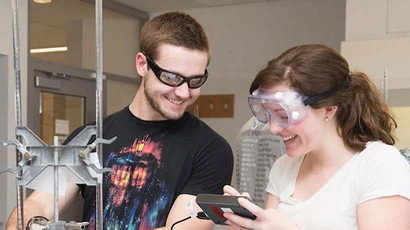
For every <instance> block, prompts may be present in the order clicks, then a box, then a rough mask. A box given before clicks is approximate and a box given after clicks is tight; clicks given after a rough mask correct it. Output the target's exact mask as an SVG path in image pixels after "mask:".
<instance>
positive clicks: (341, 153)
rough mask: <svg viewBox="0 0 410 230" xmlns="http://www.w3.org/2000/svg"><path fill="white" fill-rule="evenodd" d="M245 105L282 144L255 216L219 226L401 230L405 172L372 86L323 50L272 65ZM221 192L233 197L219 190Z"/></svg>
mask: <svg viewBox="0 0 410 230" xmlns="http://www.w3.org/2000/svg"><path fill="white" fill-rule="evenodd" d="M250 92H251V94H252V95H251V96H250V97H249V105H250V108H251V110H252V112H253V113H254V115H255V116H256V117H257V118H258V119H259V120H260V121H261V122H269V124H270V130H271V132H273V133H278V134H279V135H280V136H281V137H282V138H283V140H284V143H285V145H286V153H287V154H285V155H284V156H282V157H281V158H279V159H278V160H277V161H276V162H275V164H274V165H273V167H272V169H271V172H270V177H269V183H268V186H267V189H266V191H267V192H268V199H267V203H266V208H265V210H264V209H261V208H259V207H258V206H256V205H254V204H252V203H251V202H249V201H247V200H245V199H239V202H240V204H241V205H242V206H243V207H245V208H247V209H249V210H250V211H251V212H253V213H254V214H255V215H256V216H257V218H256V219H255V220H251V219H246V218H242V217H239V216H237V215H235V214H232V213H225V214H224V215H225V217H226V218H227V219H228V221H227V223H228V224H230V225H231V226H230V227H224V228H225V229H269V230H292V229H294V230H297V229H299V230H301V229H305V230H338V229H340V230H356V229H360V230H382V229H383V230H386V229H394V230H409V229H410V166H409V164H408V163H407V161H406V160H405V159H404V158H403V157H402V156H401V155H400V152H399V151H398V150H397V149H396V148H395V147H393V145H394V143H395V139H394V137H393V134H392V133H393V131H394V128H396V122H395V121H394V119H393V117H392V116H391V115H390V112H389V108H388V106H387V104H386V103H385V101H384V100H383V98H382V97H381V95H380V94H379V92H378V90H377V88H376V87H375V86H374V85H373V84H372V83H371V81H370V80H369V78H368V77H367V76H366V75H365V74H364V73H360V72H355V73H351V72H350V70H349V65H348V63H347V61H346V60H345V59H344V58H343V57H342V56H341V55H339V54H338V53H337V52H335V51H334V50H333V49H332V48H329V47H327V46H324V45H302V46H297V47H293V48H291V49H289V50H287V51H286V52H285V53H283V54H282V55H280V56H279V57H277V58H275V59H273V60H271V61H270V62H269V63H268V65H267V66H266V67H265V68H264V69H263V70H262V71H260V72H259V73H258V75H257V76H256V78H255V79H254V81H253V83H252V85H251V87H250ZM224 191H225V193H226V194H227V195H239V192H238V191H236V190H235V189H234V188H233V187H231V186H225V188H224Z"/></svg>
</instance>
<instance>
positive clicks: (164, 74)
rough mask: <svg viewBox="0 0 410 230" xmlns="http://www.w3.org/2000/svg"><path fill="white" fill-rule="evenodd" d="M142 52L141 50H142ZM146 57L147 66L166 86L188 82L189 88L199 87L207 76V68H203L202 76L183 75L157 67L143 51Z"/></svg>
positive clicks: (175, 85) (176, 85)
mask: <svg viewBox="0 0 410 230" xmlns="http://www.w3.org/2000/svg"><path fill="white" fill-rule="evenodd" d="M142 53H143V52H142ZM143 54H144V55H145V57H146V58H147V62H148V66H149V67H150V68H151V69H152V71H153V72H154V74H155V76H156V77H157V78H158V80H159V81H160V82H162V83H164V84H165V85H167V86H171V87H178V86H180V85H182V84H184V83H185V82H187V83H188V87H189V88H190V89H196V88H199V87H201V86H202V85H203V84H204V83H205V81H206V79H207V78H208V70H206V69H205V74H204V75H202V76H193V77H184V76H181V75H180V74H176V73H173V72H170V71H168V70H165V69H162V68H161V67H159V66H158V65H157V64H156V63H155V62H154V61H153V60H152V59H151V58H150V57H149V56H148V55H146V54H145V53H143Z"/></svg>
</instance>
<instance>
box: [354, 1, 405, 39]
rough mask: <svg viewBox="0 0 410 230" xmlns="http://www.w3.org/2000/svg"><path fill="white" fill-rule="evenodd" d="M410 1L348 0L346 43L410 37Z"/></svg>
mask: <svg viewBox="0 0 410 230" xmlns="http://www.w3.org/2000/svg"><path fill="white" fill-rule="evenodd" d="M409 8H410V1H408V0H347V1H346V41H361V40H375V39H386V38H394V37H403V36H409V35H410V23H409V21H410V14H409V13H408V10H409Z"/></svg>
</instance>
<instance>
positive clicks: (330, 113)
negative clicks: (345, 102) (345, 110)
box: [325, 105, 337, 119]
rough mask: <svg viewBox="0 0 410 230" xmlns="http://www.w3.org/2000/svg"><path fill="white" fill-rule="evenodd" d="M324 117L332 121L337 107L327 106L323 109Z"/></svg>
mask: <svg viewBox="0 0 410 230" xmlns="http://www.w3.org/2000/svg"><path fill="white" fill-rule="evenodd" d="M325 111H326V112H325V117H327V118H328V119H332V118H333V117H334V116H335V114H336V111H337V106H336V105H334V106H329V107H325Z"/></svg>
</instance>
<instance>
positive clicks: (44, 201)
mask: <svg viewBox="0 0 410 230" xmlns="http://www.w3.org/2000/svg"><path fill="white" fill-rule="evenodd" d="M79 191H80V190H79V187H78V186H77V185H76V184H68V183H67V186H66V193H65V196H60V197H59V212H62V211H64V210H65V208H66V207H68V205H69V204H71V203H72V202H73V200H74V199H75V198H76V197H77V195H78V193H79ZM23 206H24V222H25V223H23V224H24V227H23V228H24V229H25V228H26V224H27V221H28V220H29V219H30V218H31V217H33V216H44V217H46V218H47V219H49V220H51V219H53V218H54V195H53V194H50V193H45V192H40V191H34V192H33V193H32V194H31V195H30V196H29V197H27V199H26V200H24V203H23ZM15 229H17V208H15V209H14V210H13V211H12V212H11V214H10V216H9V219H8V220H7V225H6V230H15Z"/></svg>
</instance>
